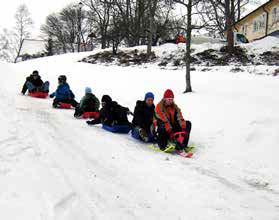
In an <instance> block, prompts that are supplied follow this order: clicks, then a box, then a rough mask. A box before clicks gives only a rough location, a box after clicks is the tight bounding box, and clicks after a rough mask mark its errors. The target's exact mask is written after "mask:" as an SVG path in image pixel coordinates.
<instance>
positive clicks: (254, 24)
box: [253, 20, 259, 32]
mask: <svg viewBox="0 0 279 220" xmlns="http://www.w3.org/2000/svg"><path fill="white" fill-rule="evenodd" d="M258 30H259V27H258V21H257V20H255V21H254V22H253V31H254V32H257V31H258Z"/></svg>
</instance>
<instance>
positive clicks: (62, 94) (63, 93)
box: [50, 83, 75, 100]
mask: <svg viewBox="0 0 279 220" xmlns="http://www.w3.org/2000/svg"><path fill="white" fill-rule="evenodd" d="M50 97H52V98H53V97H55V98H56V99H57V100H68V99H74V98H75V95H74V93H73V92H72V90H71V89H70V86H69V84H68V83H63V84H60V85H59V86H58V87H57V89H56V91H55V92H54V93H52V94H51V95H50Z"/></svg>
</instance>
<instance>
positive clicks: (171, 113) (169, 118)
mask: <svg viewBox="0 0 279 220" xmlns="http://www.w3.org/2000/svg"><path fill="white" fill-rule="evenodd" d="M156 117H157V119H159V120H160V121H161V122H163V123H164V125H165V129H166V131H167V132H171V131H172V127H173V126H174V124H175V121H177V122H178V123H179V125H180V127H181V128H182V129H185V128H186V122H185V120H184V118H183V115H182V113H181V110H180V108H178V106H177V105H176V104H173V105H171V106H166V105H165V103H164V100H163V99H162V100H161V101H160V102H159V103H158V105H157V106H156Z"/></svg>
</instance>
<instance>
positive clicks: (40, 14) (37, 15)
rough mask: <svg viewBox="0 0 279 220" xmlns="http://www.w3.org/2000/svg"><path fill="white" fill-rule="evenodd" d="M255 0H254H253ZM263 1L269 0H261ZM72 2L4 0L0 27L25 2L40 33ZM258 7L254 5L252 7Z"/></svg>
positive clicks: (9, 21)
mask: <svg viewBox="0 0 279 220" xmlns="http://www.w3.org/2000/svg"><path fill="white" fill-rule="evenodd" d="M251 1H253V0H251ZM259 1H261V2H262V3H263V2H266V1H267V0H259ZM71 2H77V3H78V2H79V1H78V0H73V1H72V0H2V1H1V7H0V27H1V28H3V27H5V28H12V26H13V25H14V22H15V21H14V14H15V11H16V8H17V7H18V6H19V5H20V4H22V3H25V4H26V5H27V7H28V9H29V11H30V13H31V16H32V19H33V21H34V32H35V35H38V34H39V33H40V26H41V24H43V23H44V22H45V18H46V16H47V15H48V14H50V13H52V12H56V11H58V10H59V9H61V8H63V7H64V6H66V5H67V4H70V3H71ZM254 8H256V6H255V5H254V6H252V8H250V10H251V9H254Z"/></svg>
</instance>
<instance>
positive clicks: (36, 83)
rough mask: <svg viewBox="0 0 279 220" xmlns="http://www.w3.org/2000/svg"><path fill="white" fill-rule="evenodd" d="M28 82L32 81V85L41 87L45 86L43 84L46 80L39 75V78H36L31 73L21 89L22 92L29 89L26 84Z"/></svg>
mask: <svg viewBox="0 0 279 220" xmlns="http://www.w3.org/2000/svg"><path fill="white" fill-rule="evenodd" d="M27 82H30V83H32V85H33V86H34V87H36V88H38V87H41V86H43V84H44V82H43V81H42V79H41V77H40V76H38V77H37V79H34V78H33V77H32V76H31V75H30V76H28V77H27V78H26V81H25V83H24V85H23V87H22V90H21V93H22V94H25V93H26V91H27V89H28V88H27V85H26V83H27Z"/></svg>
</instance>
